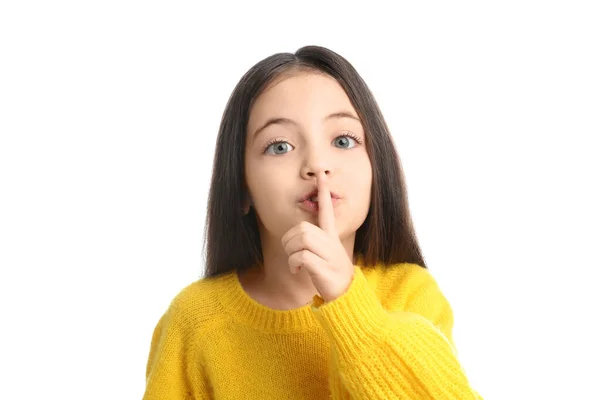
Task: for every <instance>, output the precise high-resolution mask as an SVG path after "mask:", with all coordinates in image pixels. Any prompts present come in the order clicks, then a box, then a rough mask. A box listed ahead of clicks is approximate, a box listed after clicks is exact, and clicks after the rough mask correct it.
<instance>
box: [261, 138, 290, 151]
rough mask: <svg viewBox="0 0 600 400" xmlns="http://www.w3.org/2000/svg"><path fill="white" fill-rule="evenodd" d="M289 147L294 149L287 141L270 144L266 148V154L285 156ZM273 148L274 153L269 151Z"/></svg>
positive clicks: (276, 141)
mask: <svg viewBox="0 0 600 400" xmlns="http://www.w3.org/2000/svg"><path fill="white" fill-rule="evenodd" d="M289 147H293V146H292V145H291V144H289V143H288V142H286V141H285V140H275V141H272V142H269V144H267V147H265V151H264V153H265V154H285V153H287V151H285V149H286V148H289ZM271 148H273V149H274V150H273V152H271V151H269V150H271Z"/></svg>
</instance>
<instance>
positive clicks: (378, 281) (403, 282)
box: [362, 263, 446, 309]
mask: <svg viewBox="0 0 600 400" xmlns="http://www.w3.org/2000/svg"><path fill="white" fill-rule="evenodd" d="M362 271H363V273H364V275H365V277H366V278H367V281H368V282H369V284H370V285H371V287H372V288H373V289H374V290H375V292H376V293H377V296H378V297H379V300H380V301H381V303H382V304H383V306H384V307H385V308H387V309H398V308H400V309H408V308H410V307H411V306H412V305H415V304H414V303H415V302H422V301H435V302H436V303H446V298H445V297H444V295H443V294H442V292H441V290H440V287H439V285H438V283H437V281H436V280H435V278H434V277H433V275H432V274H431V272H430V271H429V269H427V268H424V267H423V266H421V265H418V264H413V263H399V264H393V265H386V266H384V265H381V264H378V265H376V266H374V267H365V268H362Z"/></svg>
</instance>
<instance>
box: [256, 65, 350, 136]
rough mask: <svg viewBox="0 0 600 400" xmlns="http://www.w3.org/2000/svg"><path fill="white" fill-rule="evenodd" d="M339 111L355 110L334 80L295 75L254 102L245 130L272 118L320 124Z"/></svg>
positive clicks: (269, 89)
mask: <svg viewBox="0 0 600 400" xmlns="http://www.w3.org/2000/svg"><path fill="white" fill-rule="evenodd" d="M340 110H354V108H353V107H352V103H351V102H350V99H349V98H348V96H347V95H346V92H345V91H344V89H343V88H342V86H341V85H340V84H339V83H338V82H337V81H336V80H335V79H334V78H332V77H330V76H325V75H323V74H317V73H306V72H304V73H298V74H295V75H292V76H289V77H283V78H280V79H278V80H276V81H275V82H273V83H272V84H271V85H269V86H268V87H267V88H266V90H265V91H264V92H262V93H261V94H260V95H259V96H258V97H257V98H256V100H255V102H254V104H253V106H252V108H251V110H250V118H249V121H248V128H250V129H252V127H256V125H258V124H260V123H261V122H262V121H264V120H266V119H268V118H271V117H287V118H292V119H296V120H298V121H302V120H307V119H313V118H314V119H315V120H316V119H319V120H320V119H322V118H323V117H324V116H326V115H329V114H330V113H332V112H337V111H340Z"/></svg>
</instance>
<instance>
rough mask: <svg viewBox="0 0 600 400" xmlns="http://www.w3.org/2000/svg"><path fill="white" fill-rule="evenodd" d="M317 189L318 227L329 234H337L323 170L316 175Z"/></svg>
mask: <svg viewBox="0 0 600 400" xmlns="http://www.w3.org/2000/svg"><path fill="white" fill-rule="evenodd" d="M317 190H318V191H319V194H318V198H319V228H321V229H323V230H324V231H325V232H327V233H329V234H331V235H335V236H337V230H336V228H335V215H334V213H333V203H332V200H331V193H330V192H329V185H328V183H327V175H326V174H325V172H321V174H319V175H318V176H317Z"/></svg>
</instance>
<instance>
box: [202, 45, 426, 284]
mask: <svg viewBox="0 0 600 400" xmlns="http://www.w3.org/2000/svg"><path fill="white" fill-rule="evenodd" d="M300 71H308V72H315V73H324V74H326V75H328V76H330V77H332V78H334V79H336V80H337V81H338V82H339V84H340V85H341V86H342V87H343V88H344V90H345V91H346V94H347V95H348V97H349V99H350V102H351V103H352V105H353V107H354V108H355V110H356V111H357V113H358V116H359V118H360V120H361V122H362V125H363V128H364V130H365V139H366V140H365V145H366V147H367V153H368V155H369V158H370V160H371V165H372V170H373V177H372V189H371V205H370V207H369V212H368V214H367V217H366V219H365V222H364V223H363V224H362V225H361V226H360V228H359V229H358V230H357V232H356V238H355V242H354V254H355V257H357V258H360V259H361V262H362V264H363V265H364V266H373V265H375V264H376V263H383V265H391V264H396V263H404V262H407V263H414V264H418V265H420V266H422V267H423V268H427V266H426V265H425V262H424V260H423V256H422V255H421V249H420V247H419V244H418V241H417V238H416V234H415V230H414V227H413V223H412V218H411V216H410V211H409V207H408V195H407V191H406V185H405V180H404V174H403V171H402V166H401V164H400V160H399V157H398V154H397V152H396V149H395V146H394V143H393V141H392V138H391V136H390V133H389V129H388V127H387V124H386V123H385V120H384V118H383V115H382V113H381V110H380V109H379V106H378V105H377V102H376V101H375V98H374V96H373V94H372V93H371V91H370V90H369V88H368V87H367V85H366V83H365V82H364V81H363V79H362V78H361V77H360V75H359V74H358V72H357V71H356V70H355V69H354V67H353V66H352V65H351V64H350V63H349V62H348V61H347V60H346V59H345V58H343V57H342V56H340V55H339V54H337V53H335V52H333V51H331V50H329V49H327V48H324V47H320V46H305V47H302V48H301V49H299V50H298V51H296V53H294V54H292V53H277V54H274V55H272V56H269V57H267V58H265V59H264V60H262V61H260V62H258V63H257V64H256V65H254V66H253V67H252V68H250V70H248V72H246V74H245V75H244V76H243V77H242V78H241V79H240V81H239V82H238V84H237V85H236V87H235V88H234V90H233V93H232V94H231V96H230V98H229V101H228V102H227V105H226V107H225V111H224V112H223V116H222V119H221V124H220V127H219V134H218V137H217V142H216V149H215V156H214V164H213V172H212V180H211V184H210V193H209V195H208V209H207V215H206V227H205V229H206V230H205V247H204V248H203V251H204V250H206V247H208V249H207V251H206V269H205V273H204V276H205V277H207V278H209V277H216V276H218V275H221V274H224V273H227V272H230V271H233V270H235V269H237V270H238V271H242V270H245V269H248V268H250V267H252V266H253V265H259V264H261V263H262V261H263V258H262V250H261V244H260V236H259V231H258V224H257V219H256V214H255V211H254V208H253V207H251V209H250V211H249V213H248V214H246V215H243V214H242V212H241V211H240V210H241V209H242V207H243V206H244V200H245V198H246V189H245V188H246V185H245V180H244V153H245V145H246V135H247V132H246V128H247V124H248V119H249V115H250V110H251V107H252V105H253V103H254V100H255V99H256V98H257V97H258V96H259V95H260V94H261V93H262V91H263V90H264V89H265V88H266V87H267V86H268V85H270V84H271V83H273V82H274V81H275V80H276V79H278V78H280V77H282V76H285V75H288V74H293V73H294V72H300Z"/></svg>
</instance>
